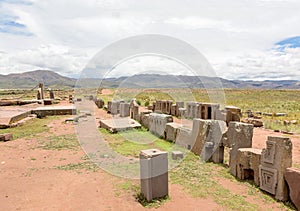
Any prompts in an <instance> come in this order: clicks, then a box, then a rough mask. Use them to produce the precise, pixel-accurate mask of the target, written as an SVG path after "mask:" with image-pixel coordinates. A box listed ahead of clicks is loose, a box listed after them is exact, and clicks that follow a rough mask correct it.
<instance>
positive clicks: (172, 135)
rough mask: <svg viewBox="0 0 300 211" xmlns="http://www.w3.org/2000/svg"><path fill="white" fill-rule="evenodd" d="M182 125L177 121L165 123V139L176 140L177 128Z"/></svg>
mask: <svg viewBox="0 0 300 211" xmlns="http://www.w3.org/2000/svg"><path fill="white" fill-rule="evenodd" d="M181 126H182V125H181V124H178V123H174V122H172V123H167V124H166V131H165V132H166V137H165V139H166V140H169V141H175V140H176V136H177V132H178V129H179V128H180V127H181Z"/></svg>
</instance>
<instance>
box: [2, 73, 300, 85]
mask: <svg viewBox="0 0 300 211" xmlns="http://www.w3.org/2000/svg"><path fill="white" fill-rule="evenodd" d="M40 82H41V83H44V85H45V87H51V88H73V87H74V86H75V85H76V87H99V86H101V87H107V88H117V87H124V88H204V87H209V88H218V87H220V86H218V84H219V83H221V84H222V87H223V88H238V89H300V82H299V81H296V80H281V81H270V80H268V81H240V80H226V79H223V78H217V77H206V76H200V77H197V76H184V75H178V76H175V75H158V74H140V75H133V76H130V77H119V78H107V79H104V80H101V79H95V78H85V79H80V80H77V79H74V78H69V77H64V76H61V75H59V74H57V73H55V72H52V71H49V70H36V71H30V72H25V73H19V74H9V75H0V89H30V88H33V87H35V86H36V85H37V84H38V83H40Z"/></svg>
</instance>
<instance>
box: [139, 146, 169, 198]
mask: <svg viewBox="0 0 300 211" xmlns="http://www.w3.org/2000/svg"><path fill="white" fill-rule="evenodd" d="M140 176H141V193H142V194H143V195H144V197H145V198H146V199H147V201H151V200H152V199H155V198H161V197H164V196H167V195H168V192H169V185H168V153H167V152H164V151H160V150H157V149H148V150H142V151H141V152H140Z"/></svg>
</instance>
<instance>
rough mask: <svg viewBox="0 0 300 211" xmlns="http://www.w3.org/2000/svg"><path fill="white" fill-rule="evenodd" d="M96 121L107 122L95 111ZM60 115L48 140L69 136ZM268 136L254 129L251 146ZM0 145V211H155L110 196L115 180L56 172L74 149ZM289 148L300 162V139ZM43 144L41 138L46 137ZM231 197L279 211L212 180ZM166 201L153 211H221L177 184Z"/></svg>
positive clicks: (74, 157) (22, 142)
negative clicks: (232, 194)
mask: <svg viewBox="0 0 300 211" xmlns="http://www.w3.org/2000/svg"><path fill="white" fill-rule="evenodd" d="M97 116H98V119H100V118H105V117H107V114H105V112H100V113H99V110H98V111H97ZM66 118H67V116H63V117H62V118H61V119H59V120H54V121H53V122H51V123H50V124H48V125H47V126H48V127H49V128H50V131H49V132H48V133H42V134H39V137H41V136H42V137H47V136H49V135H64V134H72V133H74V127H73V125H72V124H65V123H64V119H66ZM268 135H280V134H278V133H274V132H272V131H268V130H264V129H258V128H257V129H255V131H254V144H253V145H254V147H257V148H263V147H264V146H265V140H266V137H267V136H268ZM39 137H34V138H30V139H17V140H13V141H10V142H0V151H1V153H0V181H1V182H0V190H1V193H0V210H155V209H154V208H152V209H149V208H144V207H143V206H142V205H140V204H139V203H138V202H136V200H135V198H134V196H133V195H132V193H130V192H126V191H125V192H122V193H121V194H116V189H117V188H116V185H115V184H117V183H119V182H122V179H121V178H117V177H114V176H111V175H110V174H108V173H106V172H104V171H102V170H101V169H100V170H99V171H97V172H92V171H85V170H82V171H80V172H77V171H75V170H68V171H65V170H59V169H56V168H55V166H61V165H66V164H69V163H79V162H83V160H82V156H84V152H83V151H82V150H81V148H78V150H45V149H42V148H39V147H38V146H39V142H38V140H37V139H38V138H39ZM291 138H292V140H293V144H294V149H293V153H294V162H296V163H300V138H299V137H298V136H291ZM46 139H47V138H46ZM217 181H218V182H219V183H220V185H222V186H223V187H225V188H227V189H229V190H230V191H232V192H233V193H236V194H240V195H245V198H246V200H247V201H249V202H251V203H253V204H258V205H259V206H260V207H261V209H262V210H266V209H271V210H283V209H280V205H279V204H278V203H275V204H267V205H265V204H264V201H263V200H257V198H254V197H251V196H247V191H246V190H247V189H246V187H245V186H244V185H243V184H242V183H241V184H239V183H236V182H232V181H230V180H228V179H224V180H217ZM169 188H170V191H169V192H170V200H169V201H167V202H166V203H165V204H163V205H162V206H161V207H160V208H159V210H223V209H224V208H222V207H221V206H220V205H218V204H217V203H216V202H214V201H213V200H212V199H211V198H207V199H203V198H193V197H192V196H190V195H189V194H188V193H187V191H186V190H184V189H183V187H181V186H180V185H174V184H170V185H169Z"/></svg>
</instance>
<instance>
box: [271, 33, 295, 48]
mask: <svg viewBox="0 0 300 211" xmlns="http://www.w3.org/2000/svg"><path fill="white" fill-rule="evenodd" d="M275 45H276V47H277V48H278V49H279V50H284V49H285V48H300V36H296V37H290V38H287V39H284V40H281V41H279V42H277V43H275Z"/></svg>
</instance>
